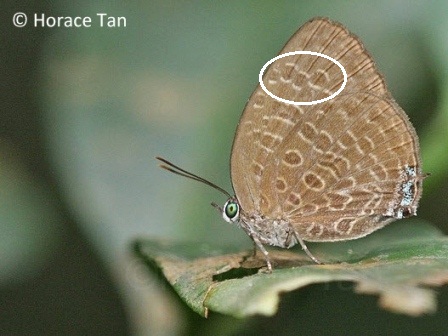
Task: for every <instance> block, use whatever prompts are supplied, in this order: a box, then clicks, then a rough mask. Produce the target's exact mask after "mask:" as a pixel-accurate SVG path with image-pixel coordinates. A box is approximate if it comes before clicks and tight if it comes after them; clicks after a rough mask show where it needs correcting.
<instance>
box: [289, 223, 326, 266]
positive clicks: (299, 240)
mask: <svg viewBox="0 0 448 336" xmlns="http://www.w3.org/2000/svg"><path fill="white" fill-rule="evenodd" d="M293 231H294V236H295V237H296V239H297V241H298V242H299V244H300V246H302V250H303V251H305V253H306V255H307V256H308V257H309V258H310V259H311V260H312V261H314V262H315V263H316V264H322V262H320V260H319V259H317V258H316V257H315V256H313V255H312V254H311V252H310V250H308V247H307V246H306V244H305V242H304V241H303V239H302V238H300V235H299V233H298V232H297V231H296V230H294V229H293Z"/></svg>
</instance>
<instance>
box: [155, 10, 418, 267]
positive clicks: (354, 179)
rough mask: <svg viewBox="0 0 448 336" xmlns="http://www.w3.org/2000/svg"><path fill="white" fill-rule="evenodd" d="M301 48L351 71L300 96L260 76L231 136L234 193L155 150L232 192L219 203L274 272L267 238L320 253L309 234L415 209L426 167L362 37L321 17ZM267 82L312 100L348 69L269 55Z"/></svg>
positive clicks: (298, 43)
mask: <svg viewBox="0 0 448 336" xmlns="http://www.w3.org/2000/svg"><path fill="white" fill-rule="evenodd" d="M301 50H306V51H312V52H318V53H322V54H325V55H328V56H330V57H332V58H333V59H335V60H337V61H338V62H339V63H340V64H341V65H342V66H343V67H344V68H345V70H346V72H347V83H346V87H345V88H344V90H343V91H342V92H341V93H340V94H339V95H338V96H336V97H335V98H333V99H331V100H328V101H326V102H323V103H320V104H315V105H310V106H297V105H292V104H286V103H283V102H279V101H277V100H276V99H274V98H272V97H270V96H269V95H268V94H267V93H266V92H265V91H264V90H263V89H262V88H261V86H260V85H259V86H258V87H257V88H256V89H255V91H254V92H253V94H252V95H251V97H250V99H249V101H248V102H247V104H246V106H245V108H244V111H243V114H242V116H241V118H240V121H239V123H238V126H237V129H236V133H235V138H234V141H233V146H232V152H231V157H230V167H231V180H232V185H233V189H234V195H231V194H230V193H228V192H227V191H225V190H224V189H222V188H220V187H219V186H217V185H215V184H213V183H211V182H209V181H208V180H206V179H204V178H202V177H199V176H197V175H195V174H192V173H190V172H188V171H186V170H184V169H182V168H180V167H178V166H176V165H174V164H173V163H171V162H169V161H168V160H165V159H163V158H160V157H157V159H158V160H160V161H161V162H162V165H161V167H162V168H164V169H167V170H169V171H171V172H173V173H176V174H179V175H182V176H185V177H188V178H191V179H193V180H196V181H199V182H202V183H205V184H207V185H209V186H212V187H213V188H215V189H217V190H219V191H221V192H222V193H223V194H225V195H226V196H227V197H228V199H227V201H226V202H225V204H224V206H223V207H218V206H217V207H218V208H219V209H220V211H221V212H222V217H223V218H224V219H225V220H226V221H227V222H230V223H236V224H237V225H239V226H240V227H241V228H242V229H243V230H244V231H245V232H246V234H247V235H248V236H249V237H250V238H251V239H252V240H253V242H254V244H255V246H256V247H257V248H258V249H259V250H260V251H261V252H262V253H263V255H264V257H265V260H266V266H267V269H268V271H269V272H271V271H272V262H271V260H270V258H269V253H268V251H267V250H266V248H265V246H264V245H266V244H267V245H273V246H278V247H282V248H290V247H292V246H294V245H296V244H300V246H301V247H302V249H303V250H304V251H305V252H306V254H307V255H308V256H309V257H310V258H311V259H312V260H313V261H314V262H316V263H320V261H319V260H318V259H317V258H316V257H315V256H314V255H313V254H312V253H311V252H310V251H309V250H308V248H307V245H306V243H305V242H306V241H310V242H335V241H343V240H350V239H357V238H361V237H364V236H366V235H368V234H370V233H372V232H374V231H375V230H378V229H380V228H382V227H384V226H385V225H386V224H388V223H390V222H392V221H394V220H396V219H401V218H405V217H409V216H414V215H416V211H417V206H418V202H419V199H420V197H421V194H422V181H423V179H424V178H425V177H426V175H425V174H423V173H422V170H421V158H420V150H419V143H418V137H417V134H416V132H415V130H414V128H413V126H412V124H411V123H410V121H409V119H408V117H407V115H406V114H405V112H404V111H403V110H402V109H401V108H400V106H399V105H398V104H397V103H396V102H395V100H394V99H393V98H392V96H391V94H390V92H389V91H388V90H387V87H386V84H385V80H384V78H383V76H382V75H381V74H380V73H379V72H378V70H377V68H376V66H375V63H374V61H373V59H372V57H371V56H370V55H369V54H368V52H367V51H366V50H365V48H364V46H363V44H362V42H361V41H360V40H359V38H358V37H356V36H355V35H353V34H352V33H350V32H349V31H348V30H347V28H345V27H344V26H343V25H342V24H340V23H337V22H334V21H331V20H330V19H328V18H314V19H312V20H310V21H308V22H307V23H305V24H304V25H303V26H302V27H300V28H299V30H298V31H297V32H296V33H295V34H294V35H293V36H292V37H291V38H290V40H289V41H288V42H287V43H286V45H285V46H284V47H283V49H282V50H281V51H280V54H284V53H287V52H293V51H301ZM263 82H264V83H266V87H267V88H268V89H269V91H270V92H273V93H274V94H275V95H277V96H279V97H287V99H289V100H294V101H314V100H317V99H322V98H325V97H326V96H329V95H330V94H331V93H332V92H335V91H336V90H337V89H338V88H339V87H340V86H341V84H342V82H343V76H342V73H341V71H340V69H339V68H338V67H337V66H336V65H335V64H334V63H332V62H330V61H328V60H326V59H324V58H317V57H315V56H311V55H294V56H290V57H284V58H281V59H279V60H278V61H276V62H275V63H273V64H271V65H270V67H269V68H268V69H267V71H266V72H265V74H264V76H263ZM215 206H216V205H215Z"/></svg>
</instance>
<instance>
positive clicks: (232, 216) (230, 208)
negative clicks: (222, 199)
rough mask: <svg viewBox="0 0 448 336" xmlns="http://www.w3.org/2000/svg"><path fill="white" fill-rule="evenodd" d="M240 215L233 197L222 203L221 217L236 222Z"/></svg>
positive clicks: (238, 207)
mask: <svg viewBox="0 0 448 336" xmlns="http://www.w3.org/2000/svg"><path fill="white" fill-rule="evenodd" d="M239 215H240V205H239V204H238V202H237V201H236V200H234V199H229V200H228V201H227V202H226V204H224V209H223V212H222V216H223V218H224V219H225V220H226V221H227V222H236V221H238V219H239Z"/></svg>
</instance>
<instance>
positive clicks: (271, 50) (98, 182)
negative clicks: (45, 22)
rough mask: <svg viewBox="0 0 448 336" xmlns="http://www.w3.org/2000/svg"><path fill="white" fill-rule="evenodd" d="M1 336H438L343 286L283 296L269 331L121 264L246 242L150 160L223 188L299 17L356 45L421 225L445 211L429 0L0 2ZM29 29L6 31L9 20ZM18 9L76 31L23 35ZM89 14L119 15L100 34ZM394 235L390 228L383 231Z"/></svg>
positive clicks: (203, 199) (441, 326)
mask: <svg viewBox="0 0 448 336" xmlns="http://www.w3.org/2000/svg"><path fill="white" fill-rule="evenodd" d="M0 9H1V10H0V15H1V27H2V28H1V31H2V48H1V58H0V60H1V69H2V71H1V73H0V76H1V77H0V79H1V85H2V90H1V103H2V109H1V112H0V230H1V231H0V232H1V235H0V334H2V335H29V334H33V335H180V334H192V335H193V334H197V333H199V332H201V333H203V334H210V335H232V334H235V335H240V334H241V335H242V334H245V335H248V334H257V335H268V334H269V335H271V334H278V335H296V334H299V333H300V334H316V333H318V334H328V335H331V334H335V335H336V334H341V333H345V334H359V333H363V334H372V335H374V334H375V335H376V334H378V333H380V332H382V331H384V332H387V333H388V334H391V333H392V334H403V335H405V334H406V335H409V334H432V335H435V334H447V333H448V326H446V323H445V322H446V321H445V318H446V312H447V308H448V293H447V288H446V287H445V288H442V289H440V290H439V299H440V300H439V303H440V305H439V312H438V313H437V314H435V315H432V316H426V317H422V318H419V319H412V318H408V317H404V316H400V315H394V314H390V313H386V312H383V311H380V310H379V308H377V305H376V299H375V298H374V297H367V296H357V295H355V294H353V293H352V288H351V286H350V285H349V284H344V283H339V284H332V285H321V286H310V287H308V288H306V289H305V290H302V291H300V292H298V293H297V294H293V295H288V296H286V297H285V298H284V301H283V302H282V304H281V307H280V312H279V314H278V315H277V316H275V317H274V318H258V317H255V318H253V319H250V320H247V321H239V320H234V319H230V318H227V317H223V316H217V315H216V314H215V315H213V314H212V316H211V317H210V318H209V319H208V320H204V319H202V318H200V317H199V316H196V315H195V314H194V313H192V312H191V311H190V310H189V309H188V308H187V307H186V306H185V305H183V304H182V303H181V302H180V301H179V300H178V299H177V297H176V296H175V295H173V294H172V293H171V292H170V290H169V289H168V288H166V287H164V286H163V285H162V284H161V283H160V282H159V280H158V279H157V278H156V277H153V278H151V277H149V276H148V275H147V274H146V272H145V270H144V267H143V266H141V265H140V264H139V263H138V262H137V261H135V260H134V259H133V258H132V255H131V254H130V248H129V247H130V246H129V244H130V242H131V241H132V239H134V238H136V237H145V236H149V237H161V238H170V239H178V240H197V241H205V242H209V243H210V244H213V242H214V241H216V240H219V242H220V244H221V243H233V242H247V245H248V247H250V246H251V245H250V241H249V239H248V238H247V237H246V236H245V234H244V233H243V232H242V231H240V230H238V229H236V228H235V227H233V226H230V225H228V224H226V223H224V222H223V221H222V220H221V218H220V216H218V215H217V213H216V211H215V210H214V209H213V208H212V207H211V206H210V205H209V203H210V202H211V201H215V202H217V203H222V202H223V201H225V199H224V197H223V196H222V195H220V194H219V193H217V192H216V191H214V190H210V189H208V188H206V187H204V186H202V185H198V184H197V183H193V182H191V181H188V180H186V179H182V178H178V177H176V176H174V175H170V174H168V173H166V172H164V171H162V170H160V169H159V168H158V167H157V164H156V162H155V160H154V156H156V155H162V156H164V157H166V158H167V159H170V160H172V161H174V162H175V163H178V164H179V165H181V166H182V167H184V168H186V169H188V170H191V171H193V172H196V173H198V174H199V175H201V176H203V177H205V178H208V179H210V180H212V181H214V182H215V183H217V184H218V185H221V186H223V187H224V188H226V189H228V190H231V184H230V178H229V155H230V148H231V144H232V140H233V135H234V131H235V128H236V125H237V122H238V119H239V116H240V114H241V112H242V109H243V107H244V105H245V102H246V101H247V99H248V97H249V95H250V94H251V92H252V91H253V90H254V88H255V86H256V85H257V83H258V82H257V79H258V72H259V70H260V68H261V67H262V66H263V64H264V63H265V62H266V61H267V60H269V59H270V58H272V57H273V56H275V55H276V54H277V53H278V51H279V50H280V49H281V47H282V46H283V45H284V43H286V41H287V40H288V39H289V37H290V36H291V35H292V34H293V33H294V32H295V31H296V29H297V28H298V27H299V26H300V25H302V24H303V23H304V22H305V21H307V20H308V19H310V18H312V17H314V16H328V17H330V18H332V19H334V20H337V21H340V22H342V23H344V24H345V25H346V26H347V27H348V28H349V29H350V30H351V31H352V32H354V33H356V34H357V35H358V36H360V37H361V39H362V40H363V41H364V43H365V45H366V47H367V49H368V50H369V51H370V53H371V54H372V55H373V56H374V58H375V60H376V62H377V64H378V67H379V69H380V70H381V71H382V72H383V74H384V75H385V77H386V79H387V82H388V84H389V88H390V91H391V92H392V94H393V95H394V97H395V98H396V100H397V101H398V102H399V104H400V105H401V106H402V107H403V108H404V109H405V111H406V112H407V113H408V114H409V116H410V119H411V121H412V122H413V124H414V126H415V127H416V129H417V132H418V134H419V136H420V140H421V147H422V155H423V165H424V170H425V171H426V172H430V173H431V174H432V176H431V177H430V178H428V179H427V180H426V181H425V189H424V195H423V199H422V201H421V206H420V209H419V216H420V218H422V219H425V220H428V221H430V222H432V223H433V224H434V225H436V226H438V227H439V228H440V229H441V230H442V231H444V232H445V233H447V232H448V226H447V222H446V218H447V214H448V192H447V190H448V182H447V171H448V168H447V167H448V165H447V164H448V139H447V137H446V133H447V131H448V56H447V55H448V3H446V2H445V1H431V2H427V1H376V2H373V1H356V2H354V1H353V2H351V1H342V0H340V1H331V2H327V1H276V2H273V1H226V2H222V3H214V2H211V1H195V2H188V3H187V2H182V1H162V0H160V1H149V2H143V1H141V2H132V3H128V4H124V3H117V2H114V1H109V2H107V1H101V2H96V3H92V2H88V1H78V2H77V4H76V5H75V4H74V3H72V2H65V1H46V2H34V1H20V2H19V1H4V2H2V3H1V5H0ZM19 11H20V12H24V13H26V14H27V15H28V17H29V22H28V25H27V26H26V27H24V28H17V27H15V26H14V25H13V24H12V17H13V15H14V13H16V12H19ZM34 13H45V15H47V16H70V17H75V16H90V17H92V20H93V21H94V23H93V24H92V27H91V28H35V27H32V22H31V21H32V16H33V15H34ZM96 13H107V14H108V15H110V16H115V17H119V16H124V17H126V19H127V22H126V23H127V24H126V27H116V28H107V27H103V28H101V27H99V24H98V23H97V17H96ZM392 225H393V224H392Z"/></svg>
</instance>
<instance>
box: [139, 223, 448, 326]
mask: <svg viewBox="0 0 448 336" xmlns="http://www.w3.org/2000/svg"><path fill="white" fill-rule="evenodd" d="M308 247H309V248H310V250H311V251H312V253H313V254H314V255H316V256H317V257H318V258H319V259H320V260H322V261H325V262H326V263H325V264H323V265H317V264H313V263H312V262H311V261H310V260H309V259H308V258H307V257H306V255H305V254H304V253H303V252H302V251H300V250H299V249H294V251H292V250H285V249H271V250H270V252H269V253H270V258H271V260H272V261H273V265H274V271H273V272H272V273H271V274H268V273H265V269H266V268H265V260H264V259H263V257H262V255H261V253H257V255H256V256H255V257H253V256H252V255H251V254H252V251H251V250H246V251H241V250H238V249H237V248H236V247H223V248H218V247H213V248H212V247H211V246H209V245H207V244H200V243H199V244H198V243H172V242H165V241H157V240H143V239H141V240H137V241H136V242H135V243H134V251H135V253H136V254H137V256H138V257H139V258H141V259H142V260H143V261H144V262H145V263H146V264H147V265H148V266H149V268H150V269H151V270H152V271H156V272H158V273H160V274H162V275H163V277H165V279H166V280H167V281H168V282H169V283H170V284H171V285H172V286H173V288H174V289H175V291H176V292H177V293H178V294H179V296H180V297H182V299H183V300H184V301H185V302H186V303H187V304H188V305H189V306H190V307H191V308H192V309H193V310H194V311H196V312H197V313H199V314H201V315H203V316H207V314H208V312H209V311H215V312H219V313H222V314H227V315H231V316H235V317H247V316H251V315H255V314H261V315H267V316H271V315H273V314H275V313H276V311H277V307H278V303H279V296H280V294H281V293H284V292H289V291H293V290H296V289H299V288H301V287H304V286H306V285H310V284H315V283H324V282H330V281H351V282H354V283H355V284H356V286H355V291H356V292H357V293H363V294H366V293H367V294H376V295H379V304H380V306H381V307H383V308H385V309H388V310H390V311H394V312H397V313H403V314H408V315H411V316H418V315H421V314H424V313H431V312H435V310H436V306H437V302H436V298H435V293H434V291H433V290H432V289H430V288H429V287H428V286H440V285H443V284H445V283H447V282H448V238H447V237H446V236H444V235H443V234H441V233H440V232H439V231H438V230H437V229H435V228H434V227H433V226H431V225H429V224H426V223H423V222H418V221H415V220H414V221H413V220H407V221H406V220H404V221H400V222H399V223H393V224H391V225H389V226H388V227H386V228H384V229H382V230H379V231H377V232H375V233H373V234H371V235H369V236H368V237H365V238H362V239H358V240H353V241H347V242H338V243H320V244H316V243H315V244H311V243H310V244H308ZM297 304H300V302H298V303H297Z"/></svg>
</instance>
